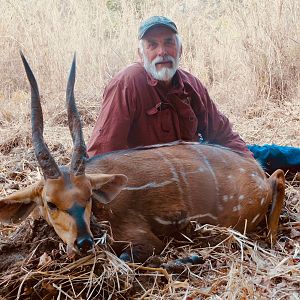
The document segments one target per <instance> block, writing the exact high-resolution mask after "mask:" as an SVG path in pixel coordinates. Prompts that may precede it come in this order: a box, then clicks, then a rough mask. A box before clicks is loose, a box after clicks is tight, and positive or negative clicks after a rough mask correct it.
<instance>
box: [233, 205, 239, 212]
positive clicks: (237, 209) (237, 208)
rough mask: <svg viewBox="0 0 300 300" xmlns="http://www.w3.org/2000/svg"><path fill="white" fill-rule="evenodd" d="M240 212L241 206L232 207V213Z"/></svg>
mask: <svg viewBox="0 0 300 300" xmlns="http://www.w3.org/2000/svg"><path fill="white" fill-rule="evenodd" d="M240 210H241V205H240V204H239V205H237V206H234V207H233V208H232V211H233V212H236V211H240Z"/></svg>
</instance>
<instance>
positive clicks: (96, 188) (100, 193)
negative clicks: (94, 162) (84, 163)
mask: <svg viewBox="0 0 300 300" xmlns="http://www.w3.org/2000/svg"><path fill="white" fill-rule="evenodd" d="M87 177H88V178H89V179H90V182H91V185H92V189H93V198H95V199H96V200H98V201H100V202H101V203H104V204H107V203H109V202H111V201H112V200H113V199H114V198H115V197H116V196H117V195H118V194H119V193H120V192H121V190H122V189H123V188H124V187H125V186H126V184H127V181H128V178H127V177H126V176H125V175H122V174H113V175H107V174H97V175H96V174H93V175H90V174H89V175H87Z"/></svg>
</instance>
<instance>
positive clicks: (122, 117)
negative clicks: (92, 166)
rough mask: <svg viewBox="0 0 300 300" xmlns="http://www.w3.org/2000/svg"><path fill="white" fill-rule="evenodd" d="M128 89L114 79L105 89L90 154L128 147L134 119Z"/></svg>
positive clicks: (90, 142) (90, 145)
mask: <svg viewBox="0 0 300 300" xmlns="http://www.w3.org/2000/svg"><path fill="white" fill-rule="evenodd" d="M129 101H130V100H129V97H128V95H127V89H126V88H125V87H124V85H123V84H122V83H120V82H115V81H112V82H111V83H110V84H109V85H108V86H107V87H106V89H105V91H104V95H103V104H102V110H101V112H100V114H99V116H98V119H97V122H96V125H95V127H94V130H93V133H92V136H91V138H90V141H89V144H88V150H87V151H88V156H89V157H92V156H95V155H97V154H102V153H106V152H111V151H114V150H120V149H127V148H128V143H127V137H128V133H129V129H130V126H131V121H132V119H133V113H134V111H133V106H132V105H129V103H128V102H129Z"/></svg>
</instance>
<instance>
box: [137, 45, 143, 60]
mask: <svg viewBox="0 0 300 300" xmlns="http://www.w3.org/2000/svg"><path fill="white" fill-rule="evenodd" d="M138 55H139V58H140V61H141V62H144V60H143V54H142V53H141V49H140V47H138Z"/></svg>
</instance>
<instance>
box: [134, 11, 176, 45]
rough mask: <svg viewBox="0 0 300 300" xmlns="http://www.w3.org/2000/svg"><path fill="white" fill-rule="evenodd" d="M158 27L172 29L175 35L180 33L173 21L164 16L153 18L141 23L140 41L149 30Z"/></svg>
mask: <svg viewBox="0 0 300 300" xmlns="http://www.w3.org/2000/svg"><path fill="white" fill-rule="evenodd" d="M156 26H164V27H167V28H169V29H171V30H172V31H173V32H174V33H178V31H177V27H176V25H175V23H174V22H173V21H172V20H170V19H168V18H167V17H163V16H153V17H151V18H149V19H147V20H145V21H143V22H142V23H141V25H140V28H139V33H138V38H139V40H140V39H142V38H143V36H144V35H145V33H146V32H147V31H148V30H149V29H151V28H153V27H156Z"/></svg>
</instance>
